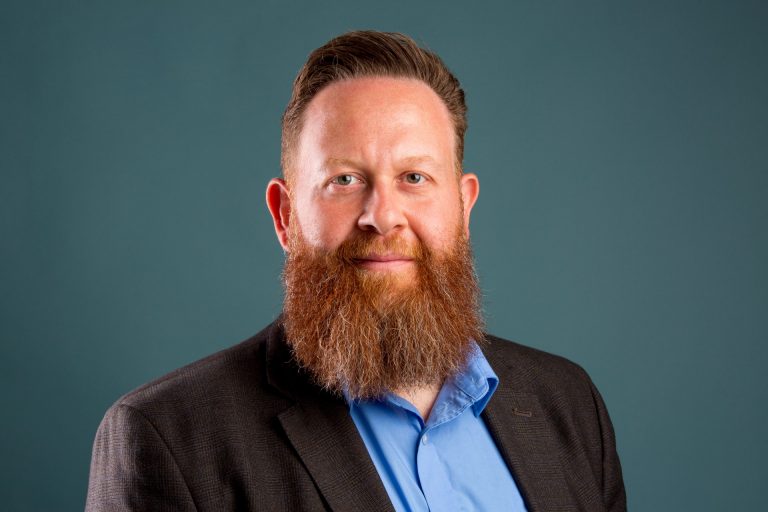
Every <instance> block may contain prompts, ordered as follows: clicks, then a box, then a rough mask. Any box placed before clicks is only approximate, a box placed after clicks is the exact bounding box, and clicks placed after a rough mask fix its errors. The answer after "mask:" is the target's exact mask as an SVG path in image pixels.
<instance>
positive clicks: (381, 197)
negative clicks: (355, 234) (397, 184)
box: [357, 184, 407, 235]
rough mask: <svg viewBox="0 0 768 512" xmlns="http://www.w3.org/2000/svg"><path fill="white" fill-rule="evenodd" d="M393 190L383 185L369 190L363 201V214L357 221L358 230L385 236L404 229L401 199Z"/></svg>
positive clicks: (404, 221) (404, 220)
mask: <svg viewBox="0 0 768 512" xmlns="http://www.w3.org/2000/svg"><path fill="white" fill-rule="evenodd" d="M393 188H394V187H390V186H387V185H385V184H376V185H374V186H373V187H372V188H371V190H370V193H369V194H368V197H366V200H365V205H364V208H363V213H362V214H361V215H360V218H359V219H358V220H357V226H358V227H359V228H360V229H362V230H363V231H375V232H376V233H378V234H380V235H387V234H389V233H390V232H391V231H394V230H396V229H398V228H403V227H405V225H406V224H407V219H406V216H405V213H404V211H403V205H402V204H401V198H400V197H399V196H398V194H397V191H396V190H393Z"/></svg>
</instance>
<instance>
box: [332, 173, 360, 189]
mask: <svg viewBox="0 0 768 512" xmlns="http://www.w3.org/2000/svg"><path fill="white" fill-rule="evenodd" d="M356 179H357V178H355V177H354V176H352V175H351V174H342V175H341V176H336V177H335V178H333V183H335V184H336V185H342V186H347V185H351V184H352V183H354V182H355V180H356Z"/></svg>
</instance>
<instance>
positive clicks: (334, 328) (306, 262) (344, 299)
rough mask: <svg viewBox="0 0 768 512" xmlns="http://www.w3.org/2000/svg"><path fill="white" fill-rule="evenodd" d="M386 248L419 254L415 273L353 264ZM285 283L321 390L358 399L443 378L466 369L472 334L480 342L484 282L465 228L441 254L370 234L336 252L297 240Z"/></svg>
mask: <svg viewBox="0 0 768 512" xmlns="http://www.w3.org/2000/svg"><path fill="white" fill-rule="evenodd" d="M385 252H397V253H398V254H404V255H408V256H410V257H412V258H414V262H415V269H416V272H415V275H414V276H413V277H410V276H400V275H397V274H394V275H392V274H389V273H376V272H371V271H366V270H364V269H361V268H359V267H358V266H357V265H356V264H355V261H356V260H358V259H361V258H364V257H365V256H367V255H370V254H371V253H378V254H381V253H385ZM404 277H405V278H404ZM283 281H284V285H285V304H284V315H285V317H284V324H285V330H286V334H287V337H288V341H289V344H290V345H291V347H292V350H293V354H294V357H295V359H296V361H297V362H298V363H299V365H300V366H302V367H303V368H305V369H307V370H308V371H309V372H310V374H311V375H312V376H313V378H314V380H315V381H316V382H317V383H318V384H319V385H320V386H322V387H323V388H325V389H327V390H329V391H331V392H334V393H342V392H344V391H346V393H347V395H348V396H349V397H351V398H353V399H366V398H374V397H380V396H382V395H383V394H385V393H387V392H391V391H395V390H403V389H412V388H414V387H418V386H425V385H434V384H436V383H440V382H442V381H443V380H444V379H445V378H447V377H450V376H452V375H454V374H456V373H457V372H459V371H461V370H462V369H463V367H464V365H465V363H466V360H467V356H468V354H469V351H470V349H471V347H472V340H475V341H477V342H481V341H482V336H483V334H482V333H483V320H482V314H481V308H480V293H479V287H478V284H477V278H476V276H475V271H474V265H473V263H472V254H471V248H470V245H469V242H468V241H467V240H466V237H464V235H463V233H459V234H458V235H457V236H456V238H455V243H454V245H453V247H451V248H450V249H449V250H447V251H445V252H441V253H440V254H435V253H433V252H432V251H430V250H428V249H427V248H426V247H424V246H423V245H421V244H419V245H416V246H409V245H408V244H406V243H404V242H403V241H402V240H401V239H390V240H389V241H383V240H382V239H381V238H380V237H377V236H376V235H372V234H368V233H363V234H361V235H360V236H358V237H355V238H353V239H350V240H347V241H345V242H344V243H343V244H342V245H341V246H339V248H337V249H336V250H335V251H332V252H320V251H317V250H314V249H313V248H311V247H310V246H308V245H307V244H306V243H305V242H304V241H303V240H302V239H300V238H298V237H295V238H294V239H293V240H291V247H290V251H289V255H288V258H287V260H286V263H285V267H284V270H283Z"/></svg>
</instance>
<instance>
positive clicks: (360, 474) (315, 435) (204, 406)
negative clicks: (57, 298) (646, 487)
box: [86, 320, 626, 512]
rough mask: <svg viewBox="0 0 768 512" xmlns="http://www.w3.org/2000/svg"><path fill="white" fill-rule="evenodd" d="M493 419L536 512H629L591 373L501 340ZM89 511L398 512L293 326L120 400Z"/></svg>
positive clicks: (104, 435)
mask: <svg viewBox="0 0 768 512" xmlns="http://www.w3.org/2000/svg"><path fill="white" fill-rule="evenodd" d="M482 349H483V352H484V354H485V356H486V358H487V359H488V361H489V362H490V364H491V366H492V368H493V369H494V371H495V372H496V373H497V375H498V376H499V387H498V388H497V390H496V392H495V394H494V395H493V397H492V399H491V401H490V402H489V403H488V405H487V407H486V409H485V411H484V412H483V419H484V421H485V423H486V425H487V426H488V429H489V431H490V432H491V435H492V436H493V438H494V440H495V442H496V444H497V446H498V447H499V450H500V452H501V453H502V456H503V457H504V460H505V461H506V463H507V465H508V467H509V468H510V470H511V472H512V474H513V476H514V478H515V481H516V483H517V485H518V487H519V488H520V491H521V493H522V495H523V498H524V499H525V502H526V505H527V507H528V510H530V511H531V512H543V511H589V512H600V511H611V512H614V511H622V510H626V498H625V494H624V484H623V480H622V476H621V467H620V465H619V459H618V456H617V454H616V447H615V442H614V433H613V428H612V426H611V421H610V419H609V417H608V413H607V411H606V409H605V405H604V404H603V401H602V399H601V397H600V395H599V393H598V392H597V390H596V389H595V387H594V385H593V384H592V382H591V380H590V379H589V377H588V376H587V374H586V373H585V372H584V370H582V369H581V368H580V367H579V366H577V365H575V364H573V363H571V362H569V361H567V360H566V359H563V358H561V357H558V356H554V355H551V354H547V353H545V352H541V351H538V350H535V349H532V348H528V347H524V346H522V345H518V344H516V343H513V342H509V341H506V340H502V339H499V338H496V337H494V336H488V338H487V341H486V343H485V344H484V345H482ZM86 510H87V511H128V510H131V511H133V510H151V511H217V512H220V511H226V510H238V511H250V510H254V511H260V510H268V511H281V510H297V511H327V510H333V511H336V512H342V511H371V512H375V511H392V510H393V508H392V505H391V503H390V501H389V497H388V496H387V492H386V490H385V489H384V486H383V484H382V483H381V480H380V478H379V475H378V473H377V471H376V468H375V467H374V465H373V462H372V461H371V458H370V457H369V455H368V451H367V449H366V447H365V444H364V443H363V441H362V439H361V437H360V435H359V434H358V432H357V428H356V427H355V424H354V422H353V421H352V419H351V417H350V415H349V412H348V408H347V405H346V403H345V401H344V399H343V398H340V397H337V396H334V395H332V394H330V393H327V392H325V391H323V390H321V389H320V388H319V387H317V386H316V385H314V384H313V383H312V380H311V379H310V377H309V376H308V375H307V374H306V373H305V372H303V371H301V370H300V369H299V368H298V367H297V366H296V364H295V363H294V362H293V360H292V358H291V353H290V349H289V348H288V345H287V344H286V341H285V335H284V332H283V328H282V326H281V323H280V321H279V320H278V321H276V322H275V323H273V324H271V325H270V326H268V327H267V328H265V329H264V330H263V331H261V332H260V333H258V334H256V335H255V336H254V337H252V338H250V339H248V340H246V341H244V342H242V343H240V344H239V345H236V346H234V347H231V348H229V349H226V350H223V351H221V352H218V353H216V354H214V355H212V356H209V357H207V358H205V359H202V360H200V361H198V362H195V363H192V364H191V365H188V366H186V367H183V368H181V369H179V370H176V371H174V372H172V373H170V374H168V375H166V376H165V377H162V378H160V379H158V380H156V381H154V382H151V383H149V384H146V385H144V386H142V387H140V388H138V389H137V390H135V391H132V392H131V393H128V394H127V395H125V396H123V397H122V398H120V399H119V400H118V401H117V402H116V403H115V404H114V405H113V406H112V407H111V408H110V409H109V410H108V411H107V413H106V415H105V416H104V419H103V420H102V422H101V425H100V426H99V429H98V432H97V433H96V439H95V442H94V446H93V458H92V461H91V474H90V481H89V486H88V497H87V503H86Z"/></svg>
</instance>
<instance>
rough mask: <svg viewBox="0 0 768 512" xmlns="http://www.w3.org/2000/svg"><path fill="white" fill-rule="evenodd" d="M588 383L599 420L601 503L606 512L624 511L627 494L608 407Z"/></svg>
mask: <svg viewBox="0 0 768 512" xmlns="http://www.w3.org/2000/svg"><path fill="white" fill-rule="evenodd" d="M589 385H590V387H591V390H592V397H593V399H594V401H595V406H596V408H597V414H598V420H599V422H600V435H601V441H602V458H603V464H602V469H603V471H602V484H603V485H602V487H603V503H604V504H605V510H607V511H608V512H625V511H626V510H627V496H626V492H625V490H624V479H623V477H622V474H621V464H620V463H619V455H618V453H617V452H616V437H615V434H614V431H613V424H612V423H611V418H610V417H609V416H608V409H607V408H606V407H605V403H604V402H603V397H602V396H600V392H599V391H598V390H597V388H596V387H595V385H594V383H593V382H592V380H591V379H590V380H589Z"/></svg>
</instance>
